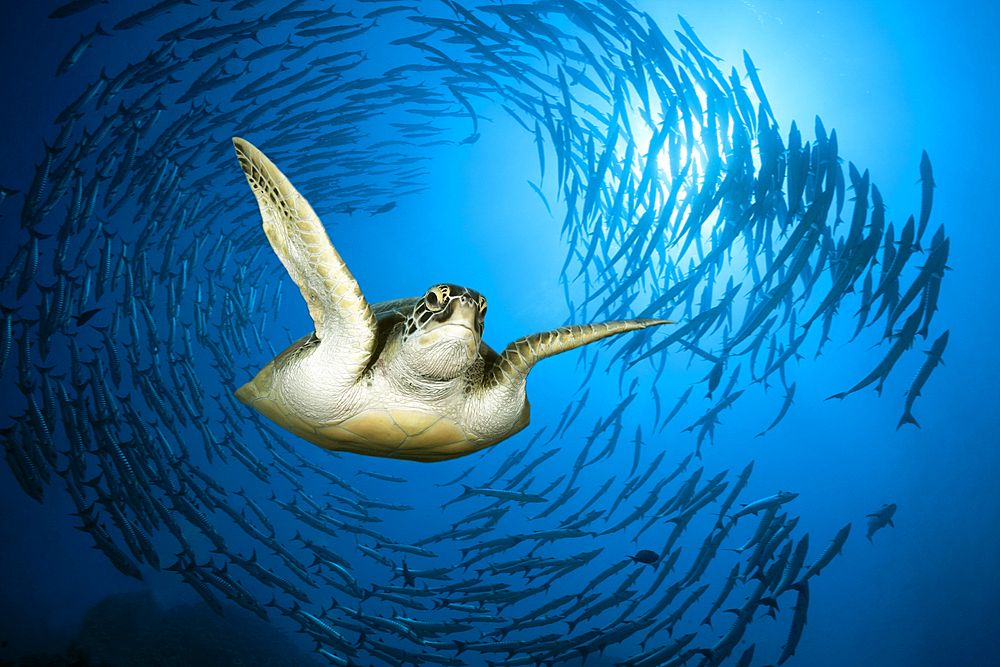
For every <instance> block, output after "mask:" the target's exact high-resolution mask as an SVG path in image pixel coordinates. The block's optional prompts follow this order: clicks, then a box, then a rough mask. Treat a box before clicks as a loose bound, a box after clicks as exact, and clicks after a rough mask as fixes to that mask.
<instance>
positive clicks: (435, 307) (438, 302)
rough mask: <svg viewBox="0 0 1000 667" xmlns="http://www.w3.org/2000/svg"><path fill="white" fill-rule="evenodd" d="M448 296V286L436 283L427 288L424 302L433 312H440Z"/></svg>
mask: <svg viewBox="0 0 1000 667" xmlns="http://www.w3.org/2000/svg"><path fill="white" fill-rule="evenodd" d="M447 298H448V290H447V288H445V287H443V286H441V285H435V286H434V287H432V288H430V289H429V290H427V294H425V295H424V303H426V304H427V308H428V310H430V311H431V312H433V313H436V312H438V311H439V310H441V308H442V307H444V302H445V301H446V300H447Z"/></svg>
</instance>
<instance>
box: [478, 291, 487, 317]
mask: <svg viewBox="0 0 1000 667" xmlns="http://www.w3.org/2000/svg"><path fill="white" fill-rule="evenodd" d="M479 317H486V297H485V296H480V297H479Z"/></svg>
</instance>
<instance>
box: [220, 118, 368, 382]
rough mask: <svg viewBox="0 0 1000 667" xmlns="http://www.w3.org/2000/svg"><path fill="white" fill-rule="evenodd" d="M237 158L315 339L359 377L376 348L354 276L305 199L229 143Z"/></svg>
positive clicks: (258, 158) (263, 162) (245, 147)
mask: <svg viewBox="0 0 1000 667" xmlns="http://www.w3.org/2000/svg"><path fill="white" fill-rule="evenodd" d="M233 145H234V146H235V148H236V157H237V158H238V159H239V161H240V166H241V167H242V168H243V173H245V174H246V177H247V181H248V182H249V183H250V188H251V189H252V190H253V193H254V196H256V198H257V204H258V205H259V207H260V214H261V217H262V218H263V220H264V233H265V234H267V239H268V241H270V242H271V248H272V249H274V253H275V254H276V255H277V256H278V258H279V259H280V260H281V263H282V264H284V266H285V269H286V270H287V271H288V275H290V276H291V277H292V280H294V281H295V284H296V285H298V286H299V289H300V290H301V291H302V298H304V299H305V301H306V304H307V305H308V306H309V315H310V316H311V317H312V319H313V323H314V324H315V326H316V337H317V338H319V339H320V341H322V343H323V346H324V347H328V348H332V349H329V350H328V351H330V352H333V353H334V354H338V356H340V358H341V362H342V364H341V367H342V368H343V369H344V370H345V371H346V374H347V376H348V378H350V377H351V376H353V378H357V377H358V376H360V374H361V372H362V371H363V370H364V368H365V366H366V365H367V363H368V361H369V359H370V357H371V353H372V350H374V348H375V340H376V336H377V325H376V321H375V316H374V315H373V314H372V311H371V308H369V306H368V302H367V301H366V300H365V297H364V294H362V293H361V288H360V287H359V286H358V283H357V281H356V280H355V279H354V276H353V275H351V272H350V270H349V269H348V268H347V265H346V264H345V263H344V260H343V259H341V257H340V254H339V253H338V252H337V251H336V250H335V249H334V247H333V245H332V244H331V243H330V238H329V237H328V236H327V234H326V230H325V229H324V228H323V223H322V222H320V219H319V217H318V216H317V215H316V213H315V212H314V211H313V209H312V207H311V206H310V205H309V202H308V201H306V199H305V197H303V196H302V195H300V194H299V193H298V192H297V191H296V190H295V187H294V186H293V185H292V184H291V182H289V180H288V179H287V178H286V177H285V175H284V174H282V173H281V171H279V170H278V168H277V167H275V166H274V164H273V163H272V162H271V161H270V160H269V159H268V158H267V156H265V155H264V154H263V153H261V152H260V151H259V150H258V149H257V148H256V147H254V146H253V145H251V144H250V143H249V142H247V141H244V140H243V139H240V138H238V137H234V138H233Z"/></svg>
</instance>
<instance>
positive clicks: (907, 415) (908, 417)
mask: <svg viewBox="0 0 1000 667" xmlns="http://www.w3.org/2000/svg"><path fill="white" fill-rule="evenodd" d="M903 424H913V425H914V426H916V427H917V428H920V424H918V423H917V420H916V419H914V418H913V414H912V413H911V412H910V411H909V410H907V411H906V412H904V413H903V416H902V417H900V418H899V423H898V424H896V430H897V431H898V430H899V429H900V428H901V427H902V426H903Z"/></svg>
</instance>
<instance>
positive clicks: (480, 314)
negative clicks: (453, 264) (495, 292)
mask: <svg viewBox="0 0 1000 667" xmlns="http://www.w3.org/2000/svg"><path fill="white" fill-rule="evenodd" d="M485 317H486V298H485V297H484V296H483V295H482V294H480V293H479V292H477V291H475V290H471V289H468V288H466V287H459V286H458V285H448V284H441V285H434V286H433V287H431V288H430V289H429V290H427V292H426V293H425V294H424V296H423V298H421V299H420V300H419V301H417V304H416V305H415V306H414V308H413V313H412V314H411V316H410V318H409V320H408V322H407V324H406V332H405V335H404V340H405V343H404V347H405V348H406V352H405V354H406V356H407V357H408V362H409V364H410V365H411V366H412V367H413V368H414V370H416V371H417V373H419V374H420V375H421V376H423V377H426V378H433V379H438V380H453V379H455V378H457V377H458V376H460V375H461V374H462V373H464V372H465V371H466V370H467V369H468V368H469V366H470V365H471V364H472V363H473V362H474V361H475V360H476V359H477V358H478V356H479V345H480V343H481V342H482V340H483V321H484V318H485Z"/></svg>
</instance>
